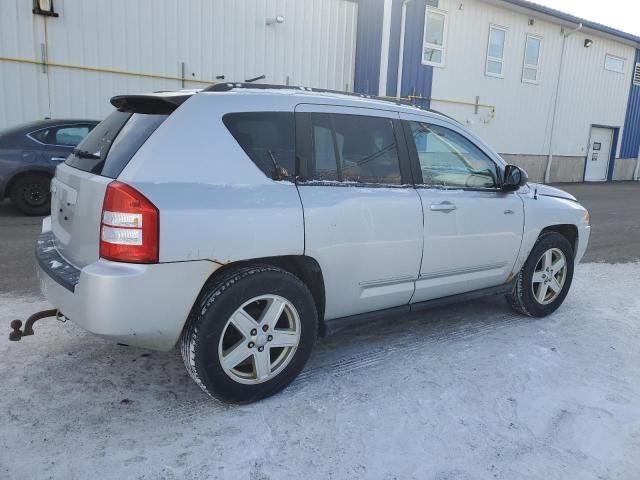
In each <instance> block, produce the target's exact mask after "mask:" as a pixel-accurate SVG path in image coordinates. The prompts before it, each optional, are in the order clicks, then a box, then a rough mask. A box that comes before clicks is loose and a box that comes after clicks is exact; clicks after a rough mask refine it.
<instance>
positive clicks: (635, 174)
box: [632, 148, 640, 180]
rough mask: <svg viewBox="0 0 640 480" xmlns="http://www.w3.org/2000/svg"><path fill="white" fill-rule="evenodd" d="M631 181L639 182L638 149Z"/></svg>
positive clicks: (639, 151) (639, 153)
mask: <svg viewBox="0 0 640 480" xmlns="http://www.w3.org/2000/svg"><path fill="white" fill-rule="evenodd" d="M632 180H640V148H638V156H637V157H636V169H635V171H634V172H633V178H632Z"/></svg>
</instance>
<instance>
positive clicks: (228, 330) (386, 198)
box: [37, 84, 590, 402]
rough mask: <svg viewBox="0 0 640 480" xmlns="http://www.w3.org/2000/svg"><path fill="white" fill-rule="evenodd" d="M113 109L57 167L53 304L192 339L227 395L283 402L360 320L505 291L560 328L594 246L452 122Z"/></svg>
mask: <svg viewBox="0 0 640 480" xmlns="http://www.w3.org/2000/svg"><path fill="white" fill-rule="evenodd" d="M111 103H112V104H113V105H114V106H115V107H116V111H114V112H113V113H112V114H111V115H110V116H109V117H107V118H106V119H105V120H104V121H103V122H102V123H100V124H99V125H98V126H97V127H96V128H95V129H94V130H93V131H92V132H91V133H90V134H89V135H88V136H87V137H86V139H85V140H84V141H83V142H82V143H81V144H80V145H79V146H78V147H77V148H76V149H75V150H74V153H73V154H71V155H70V156H69V157H68V159H67V160H66V162H65V163H64V164H62V165H59V166H58V168H57V170H56V175H55V178H54V179H53V182H52V187H51V189H52V209H51V217H50V218H47V219H45V220H44V223H43V233H42V235H41V236H40V238H39V240H38V245H37V259H38V265H39V266H38V273H39V279H40V285H41V288H42V291H43V292H44V294H45V295H46V297H47V299H48V300H49V301H50V302H51V303H52V304H53V305H55V307H56V308H57V309H58V310H59V314H60V315H63V316H65V317H67V318H69V319H71V320H72V321H73V322H75V323H76V324H78V325H80V326H82V327H84V328H85V329H87V330H89V331H91V332H93V333H95V334H97V335H100V336H102V337H105V338H108V339H110V340H112V341H114V342H119V343H124V344H128V345H136V346H141V347H148V348H153V349H158V350H168V349H171V348H172V347H173V346H174V345H175V344H176V343H177V342H178V340H179V341H180V344H181V347H182V355H183V358H184V362H185V365H186V367H187V370H188V371H189V373H190V374H191V376H192V377H193V379H194V380H195V381H196V382H197V383H198V385H200V386H201V387H202V389H203V390H205V391H206V392H207V393H209V394H210V395H214V396H217V397H220V398H223V399H225V400H228V401H233V402H249V401H253V400H257V399H260V398H263V397H266V396H268V395H271V394H273V393H275V392H277V391H279V390H281V389H282V388H284V387H285V386H286V385H287V384H289V383H290V382H291V381H292V380H293V379H294V378H295V376H296V375H297V374H298V373H299V372H300V371H301V370H302V368H303V366H304V364H305V362H306V361H307V359H308V358H309V355H310V353H311V350H312V347H313V344H314V342H315V340H316V337H317V336H318V335H326V334H329V333H331V332H334V331H336V330H338V329H340V328H342V327H344V326H347V325H351V324H360V323H362V322H370V321H373V320H375V319H378V318H390V317H391V316H392V315H397V314H406V313H407V312H410V311H416V310H420V309H425V308H428V307H430V306H433V305H442V304H443V303H448V302H454V301H461V300H462V301H466V300H469V299H473V298H476V297H479V296H482V295H488V294H502V295H506V297H507V299H508V300H509V302H510V303H511V305H512V306H513V308H515V309H516V310H517V311H518V312H521V313H523V314H525V315H531V316H534V317H541V316H544V315H548V314H550V313H551V312H553V311H554V310H555V309H557V308H558V307H559V306H560V304H561V303H562V302H563V300H564V298H565V296H566V295H567V292H568V290H569V287H570V285H571V279H572V276H573V268H574V264H575V263H576V262H578V261H579V260H580V258H581V257H582V255H583V254H584V251H585V249H586V247H587V242H588V238H589V229H590V227H589V215H588V213H587V211H586V210H585V209H584V208H583V207H582V206H581V205H580V204H578V203H577V202H576V199H575V198H574V197H572V196H571V195H569V194H567V193H565V192H563V191H561V190H558V189H555V188H552V187H548V186H544V185H531V184H527V177H526V174H525V173H524V172H523V171H522V170H520V169H519V168H517V167H514V166H511V165H506V164H505V162H504V161H503V160H502V159H501V158H500V156H498V155H497V154H496V153H495V152H494V151H493V150H492V149H491V148H490V147H489V146H488V145H486V144H485V143H484V142H483V141H482V140H480V139H479V138H477V137H476V136H475V135H474V134H473V133H471V132H469V131H468V130H466V129H465V128H464V127H463V126H462V125H460V124H459V123H458V122H456V121H454V120H452V119H450V118H448V117H446V116H444V115H441V114H438V113H436V112H433V111H427V110H422V109H418V108H414V107H411V106H405V105H402V104H399V103H396V102H392V101H385V100H381V99H374V98H365V97H360V96H357V95H348V94H340V93H336V92H327V91H318V90H312V89H305V88H293V87H278V86H268V85H267V86H265V85H260V86H257V85H244V84H217V85H214V86H212V87H209V88H206V89H204V90H202V91H199V92H192V91H190V92H185V91H181V92H173V93H156V94H149V95H127V96H119V97H114V98H113V99H112V100H111Z"/></svg>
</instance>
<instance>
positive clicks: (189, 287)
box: [36, 233, 219, 350]
mask: <svg viewBox="0 0 640 480" xmlns="http://www.w3.org/2000/svg"><path fill="white" fill-rule="evenodd" d="M46 235H47V234H46V233H44V234H43V235H42V237H44V236H46ZM42 237H41V238H42ZM51 252H52V250H49V251H47V253H48V254H49V255H51ZM36 255H37V256H38V266H37V269H38V272H37V273H38V279H39V282H40V289H41V290H42V293H43V294H44V295H45V297H46V298H47V300H48V301H49V302H51V303H52V304H53V305H54V306H55V307H56V308H57V309H58V310H60V312H61V313H62V314H63V315H65V316H66V317H67V318H69V319H70V320H71V321H72V322H73V323H75V324H77V325H79V326H80V327H82V328H84V329H85V330H88V331H89V332H92V333H94V334H96V335H99V336H101V337H104V338H107V339H109V340H111V341H113V342H118V343H124V344H127V345H132V346H139V347H145V348H151V349H154V350H169V349H171V348H172V347H173V346H174V345H175V343H176V341H177V340H178V338H179V337H180V333H181V332H182V328H183V326H184V324H185V321H186V320H187V317H188V315H189V312H190V310H191V307H192V306H193V304H194V302H195V300H196V298H197V296H198V294H199V293H200V289H201V288H202V286H203V285H204V283H205V282H206V280H207V279H208V278H209V276H210V275H211V274H212V273H213V272H214V271H215V270H216V269H217V268H218V267H219V265H218V264H216V263H214V262H210V261H206V260H201V261H193V262H177V263H160V264H152V265H142V264H125V263H117V262H110V261H107V260H98V261H97V262H95V263H92V264H90V265H87V266H86V267H84V268H82V269H76V270H77V272H78V273H79V275H78V278H77V281H76V283H75V284H74V285H73V288H69V285H65V282H64V281H61V279H60V274H59V273H58V271H67V272H69V269H67V268H63V267H61V266H60V265H58V263H62V262H58V261H57V260H54V261H55V262H57V263H53V264H52V263H51V260H45V261H43V260H42V258H41V256H40V255H41V254H40V249H38V250H37V252H36ZM52 265H53V266H55V267H57V268H53V267H52ZM67 283H68V282H67Z"/></svg>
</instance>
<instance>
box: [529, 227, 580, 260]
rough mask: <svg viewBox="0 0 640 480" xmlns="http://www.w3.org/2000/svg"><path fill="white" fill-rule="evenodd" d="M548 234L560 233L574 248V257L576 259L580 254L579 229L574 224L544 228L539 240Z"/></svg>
mask: <svg viewBox="0 0 640 480" xmlns="http://www.w3.org/2000/svg"><path fill="white" fill-rule="evenodd" d="M547 232H555V233H559V234H560V235H562V236H563V237H565V238H566V239H567V240H568V242H569V244H571V248H573V256H574V258H575V256H576V254H577V252H578V238H579V237H578V227H576V226H575V225H573V224H570V223H561V224H557V225H549V226H547V227H544V228H543V229H542V230H541V231H540V235H539V236H538V238H540V236H542V235H544V234H545V233H547Z"/></svg>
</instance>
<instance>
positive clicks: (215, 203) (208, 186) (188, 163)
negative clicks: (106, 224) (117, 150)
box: [118, 92, 304, 264]
mask: <svg viewBox="0 0 640 480" xmlns="http://www.w3.org/2000/svg"><path fill="white" fill-rule="evenodd" d="M294 107H295V102H294V101H293V100H292V99H288V98H286V97H284V96H283V98H275V99H274V98H273V97H272V96H263V98H259V97H256V98H252V100H251V101H250V102H249V101H243V102H238V98H236V95H235V94H234V93H233V92H230V93H229V94H219V93H217V94H196V95H194V96H193V97H192V98H191V99H189V100H187V101H186V102H185V103H184V104H183V105H182V106H181V107H180V108H178V109H177V110H176V111H175V112H174V113H173V114H172V115H171V116H170V117H169V118H168V119H167V120H166V121H165V122H164V123H163V124H162V125H161V126H160V127H159V128H158V129H157V130H156V131H155V132H154V133H153V134H152V135H151V137H150V138H149V139H148V140H147V142H146V143H145V144H144V145H143V146H142V147H141V148H140V150H139V151H138V152H137V153H136V155H135V156H134V157H133V159H132V160H131V161H130V162H129V164H128V165H127V167H126V168H125V169H124V170H123V171H122V173H121V175H120V177H119V178H118V180H121V181H123V182H126V183H128V184H130V185H132V186H133V187H134V188H136V189H138V190H139V191H140V192H142V193H143V194H144V195H145V196H146V197H147V198H149V200H151V201H152V202H153V203H154V204H155V205H156V206H157V207H158V209H159V210H160V261H161V262H174V261H187V260H200V259H208V260H212V261H215V262H218V263H222V264H224V263H229V262H233V261H239V260H246V259H252V258H259V257H266V256H276V255H302V254H303V252H304V222H303V214H302V205H301V202H300V197H299V195H298V190H297V188H296V186H295V184H293V183H292V182H288V181H274V180H272V179H270V178H267V177H266V176H265V175H264V173H262V172H261V171H260V170H259V169H258V167H256V166H255V165H254V163H253V162H252V161H251V160H250V159H249V157H248V156H247V155H246V154H245V152H244V151H243V150H242V148H241V147H240V145H238V143H237V142H236V141H235V139H234V138H233V136H232V135H231V134H230V133H229V131H228V130H227V128H226V127H225V126H224V124H223V123H222V116H223V115H224V114H225V113H228V112H230V111H235V112H238V111H291V112H293V109H294Z"/></svg>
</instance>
